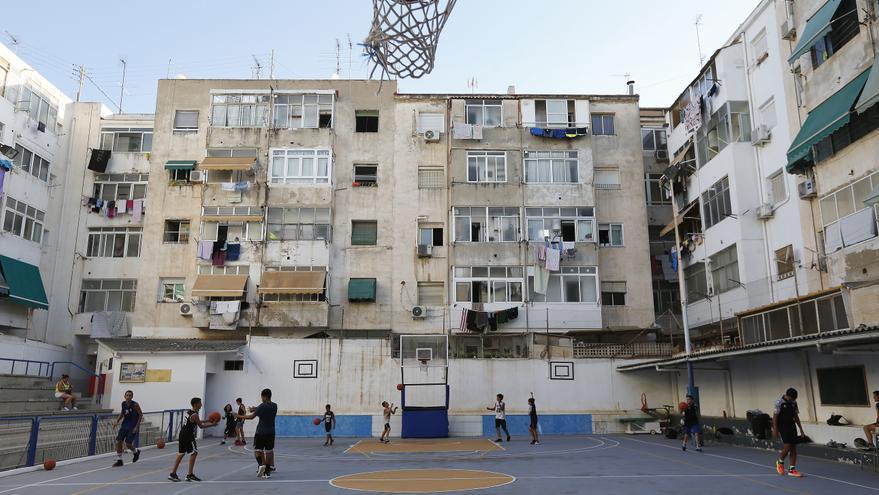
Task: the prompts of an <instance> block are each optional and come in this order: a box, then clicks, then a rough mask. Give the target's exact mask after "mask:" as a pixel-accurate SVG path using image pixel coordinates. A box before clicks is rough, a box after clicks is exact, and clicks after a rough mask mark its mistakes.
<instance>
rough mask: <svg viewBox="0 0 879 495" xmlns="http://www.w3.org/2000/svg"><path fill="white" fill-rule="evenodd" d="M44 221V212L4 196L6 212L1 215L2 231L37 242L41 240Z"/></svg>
mask: <svg viewBox="0 0 879 495" xmlns="http://www.w3.org/2000/svg"><path fill="white" fill-rule="evenodd" d="M45 221H46V212H44V211H41V210H38V209H36V208H34V207H33V206H30V205H28V204H26V203H24V202H22V201H17V200H15V199H12V198H11V197H9V196H6V214H5V215H3V231H4V232H9V233H11V234H12V235H16V236H18V237H21V238H23V239H25V240H28V241H33V242H37V243H39V242H42V240H43V223H44V222H45Z"/></svg>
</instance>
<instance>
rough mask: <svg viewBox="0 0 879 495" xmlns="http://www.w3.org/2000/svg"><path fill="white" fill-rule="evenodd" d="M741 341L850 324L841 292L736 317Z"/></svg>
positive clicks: (771, 339) (776, 338)
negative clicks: (738, 318)
mask: <svg viewBox="0 0 879 495" xmlns="http://www.w3.org/2000/svg"><path fill="white" fill-rule="evenodd" d="M739 327H740V328H741V332H742V343H743V344H757V343H761V342H770V341H774V340H780V339H788V338H791V337H799V336H802V335H815V334H817V333H820V332H832V331H834V330H841V329H846V328H848V327H849V323H848V316H847V315H846V312H845V304H844V303H843V300H842V295H841V294H839V293H838V292H837V293H835V294H831V295H828V296H824V297H820V298H815V299H807V300H800V301H797V302H793V303H791V304H788V305H785V306H782V307H776V308H773V309H770V310H767V311H763V312H761V313H757V314H752V315H748V316H744V317H742V318H740V320H739Z"/></svg>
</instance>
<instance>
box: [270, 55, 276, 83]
mask: <svg viewBox="0 0 879 495" xmlns="http://www.w3.org/2000/svg"><path fill="white" fill-rule="evenodd" d="M274 78H275V49H274V48H272V58H271V61H270V62H269V79H274Z"/></svg>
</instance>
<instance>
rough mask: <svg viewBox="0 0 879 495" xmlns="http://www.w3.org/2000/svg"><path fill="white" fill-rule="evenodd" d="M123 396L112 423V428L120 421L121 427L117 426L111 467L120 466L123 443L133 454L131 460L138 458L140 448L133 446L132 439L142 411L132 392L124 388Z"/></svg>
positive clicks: (135, 460) (138, 427)
mask: <svg viewBox="0 0 879 495" xmlns="http://www.w3.org/2000/svg"><path fill="white" fill-rule="evenodd" d="M124 397H125V400H124V401H123V402H122V407H121V408H120V410H119V416H118V417H117V418H116V422H115V423H113V428H116V427H117V426H119V422H120V421H122V427H121V428H119V433H117V434H116V462H115V463H114V464H113V467H120V466H122V452H124V449H123V448H122V444H123V443H124V444H125V446H126V447H128V450H130V451H131V453H132V454H134V457H133V458H132V459H131V462H137V460H138V459H140V449H138V448H136V447H135V446H134V439H135V437H137V432H138V431H139V430H140V422H141V420H143V411H141V410H140V404H138V403H137V402H135V401H134V392H132V391H131V390H126V391H125V396H124Z"/></svg>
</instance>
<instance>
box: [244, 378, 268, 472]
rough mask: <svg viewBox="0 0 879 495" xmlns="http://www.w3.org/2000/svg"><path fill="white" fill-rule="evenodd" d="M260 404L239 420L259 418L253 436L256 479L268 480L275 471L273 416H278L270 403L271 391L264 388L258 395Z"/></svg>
mask: <svg viewBox="0 0 879 495" xmlns="http://www.w3.org/2000/svg"><path fill="white" fill-rule="evenodd" d="M260 396H261V397H262V404H260V405H259V406H257V407H255V408H253V407H252V408H250V414H247V415H241V414H239V415H238V417H239V418H241V419H253V418H259V423H258V424H257V425H256V433H254V435H253V452H254V455H255V456H256V463H257V465H258V466H259V467H258V468H257V470H256V477H257V478H264V479H268V478H270V477H271V474H272V471H274V470H275V453H274V449H275V416H277V415H278V405H277V404H275V403H274V402H272V391H271V390H270V389H267V388H264V389H263V391H262V393H261V394H260Z"/></svg>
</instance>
